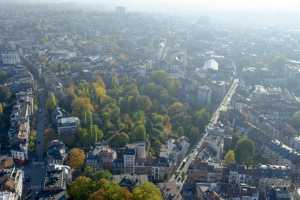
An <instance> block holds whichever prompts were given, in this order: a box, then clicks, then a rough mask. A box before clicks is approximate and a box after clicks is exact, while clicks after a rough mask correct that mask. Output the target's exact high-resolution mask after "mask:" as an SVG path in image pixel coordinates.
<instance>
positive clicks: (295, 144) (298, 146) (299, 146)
mask: <svg viewBox="0 0 300 200" xmlns="http://www.w3.org/2000/svg"><path fill="white" fill-rule="evenodd" d="M290 144H291V147H292V148H293V149H294V150H296V151H300V136H298V137H294V138H292V139H291V141H290Z"/></svg>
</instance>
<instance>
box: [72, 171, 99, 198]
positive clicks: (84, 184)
mask: <svg viewBox="0 0 300 200" xmlns="http://www.w3.org/2000/svg"><path fill="white" fill-rule="evenodd" d="M94 187H95V186H94V183H93V181H92V179H90V178H88V177H85V176H79V177H78V178H76V179H75V181H73V182H72V183H71V184H70V186H69V188H68V194H69V195H70V197H71V198H72V199H74V200H84V199H88V197H89V196H90V194H91V193H92V192H93V191H94Z"/></svg>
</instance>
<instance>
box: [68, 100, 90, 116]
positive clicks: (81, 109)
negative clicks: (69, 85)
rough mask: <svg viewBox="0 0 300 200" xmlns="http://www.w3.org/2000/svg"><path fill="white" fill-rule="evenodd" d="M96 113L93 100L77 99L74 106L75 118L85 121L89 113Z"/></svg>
mask: <svg viewBox="0 0 300 200" xmlns="http://www.w3.org/2000/svg"><path fill="white" fill-rule="evenodd" d="M93 111H94V107H93V104H92V102H91V99H90V98H88V97H77V98H75V99H74V101H73V104H72V112H73V114H74V115H75V116H78V117H79V118H81V119H83V118H84V116H86V115H87V114H88V113H92V112H93Z"/></svg>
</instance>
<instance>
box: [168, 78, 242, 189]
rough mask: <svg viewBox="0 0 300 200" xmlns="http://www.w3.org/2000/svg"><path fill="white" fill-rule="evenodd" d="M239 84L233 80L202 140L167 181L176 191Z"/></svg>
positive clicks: (180, 186) (237, 80) (180, 187)
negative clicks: (173, 184)
mask: <svg viewBox="0 0 300 200" xmlns="http://www.w3.org/2000/svg"><path fill="white" fill-rule="evenodd" d="M238 84H239V79H235V80H234V81H233V82H232V84H231V86H230V88H229V90H228V91H227V94H226V95H225V96H224V98H223V100H222V102H221V103H220V105H219V106H218V108H217V109H216V111H215V112H214V113H213V115H212V118H211V119H210V121H209V124H208V125H207V128H206V131H205V134H204V135H203V137H202V139H201V140H200V141H199V143H198V144H197V145H196V146H195V147H194V148H193V150H192V151H191V153H189V154H188V155H187V156H186V157H185V158H184V159H183V161H182V162H181V163H180V165H179V166H178V168H177V170H176V173H175V174H173V175H172V176H171V178H170V179H169V182H174V181H175V183H176V185H177V187H178V190H179V191H181V189H182V187H183V185H184V183H185V181H186V174H187V171H188V169H189V167H190V165H191V164H192V163H193V161H194V160H195V159H196V158H197V155H198V154H199V153H200V152H201V150H202V147H203V143H204V141H205V139H206V137H207V136H208V134H209V133H208V131H207V129H208V128H212V127H214V126H216V125H217V123H218V121H219V117H220V113H221V112H222V111H226V110H227V108H228V106H229V105H230V101H231V98H232V96H233V95H234V93H235V91H236V89H237V87H238Z"/></svg>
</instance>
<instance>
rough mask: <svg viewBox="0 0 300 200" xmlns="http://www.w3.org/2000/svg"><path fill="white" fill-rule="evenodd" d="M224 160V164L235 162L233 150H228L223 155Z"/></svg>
mask: <svg viewBox="0 0 300 200" xmlns="http://www.w3.org/2000/svg"><path fill="white" fill-rule="evenodd" d="M224 160H225V164H226V165H230V164H234V163H235V153H234V151H233V150H229V151H228V152H227V153H226V155H225V157H224Z"/></svg>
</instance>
